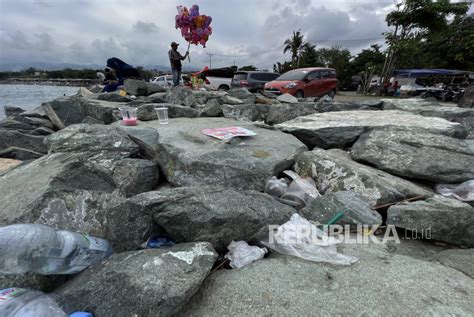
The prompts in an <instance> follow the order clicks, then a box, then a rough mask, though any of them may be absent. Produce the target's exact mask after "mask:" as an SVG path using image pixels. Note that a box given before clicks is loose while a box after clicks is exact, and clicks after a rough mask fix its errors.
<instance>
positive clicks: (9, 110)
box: [3, 106, 25, 117]
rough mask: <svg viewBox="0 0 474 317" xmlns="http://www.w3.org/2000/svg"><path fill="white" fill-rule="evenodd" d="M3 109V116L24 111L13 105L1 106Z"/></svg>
mask: <svg viewBox="0 0 474 317" xmlns="http://www.w3.org/2000/svg"><path fill="white" fill-rule="evenodd" d="M3 111H4V112H5V116H6V117H9V116H14V115H17V114H20V113H22V112H25V109H23V108H20V107H14V106H3Z"/></svg>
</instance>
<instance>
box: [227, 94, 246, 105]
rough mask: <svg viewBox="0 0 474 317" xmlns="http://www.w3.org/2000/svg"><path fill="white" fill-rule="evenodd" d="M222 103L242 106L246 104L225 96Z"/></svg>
mask: <svg viewBox="0 0 474 317" xmlns="http://www.w3.org/2000/svg"><path fill="white" fill-rule="evenodd" d="M222 103H223V104H226V105H241V104H243V103H244V102H243V101H242V100H240V99H239V98H235V97H231V96H224V97H222Z"/></svg>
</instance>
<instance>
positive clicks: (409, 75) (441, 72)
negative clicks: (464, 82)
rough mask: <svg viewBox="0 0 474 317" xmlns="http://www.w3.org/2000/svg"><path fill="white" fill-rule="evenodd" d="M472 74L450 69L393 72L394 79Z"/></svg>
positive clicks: (400, 70) (399, 70)
mask: <svg viewBox="0 0 474 317" xmlns="http://www.w3.org/2000/svg"><path fill="white" fill-rule="evenodd" d="M472 74H473V73H472V72H468V71H462V70H450V69H396V70H395V71H394V72H393V76H394V77H398V78H418V77H427V76H459V75H461V76H462V75H471V76H472Z"/></svg>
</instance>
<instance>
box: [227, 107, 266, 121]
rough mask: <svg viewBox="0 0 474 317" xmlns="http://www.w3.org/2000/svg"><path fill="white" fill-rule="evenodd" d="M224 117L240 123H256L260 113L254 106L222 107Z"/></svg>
mask: <svg viewBox="0 0 474 317" xmlns="http://www.w3.org/2000/svg"><path fill="white" fill-rule="evenodd" d="M221 109H222V113H223V114H224V117H226V118H230V119H236V120H239V121H241V120H242V121H256V120H257V119H258V117H259V112H258V110H257V107H256V106H255V105H254V104H240V105H222V106H221Z"/></svg>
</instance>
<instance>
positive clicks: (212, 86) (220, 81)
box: [204, 76, 232, 91]
mask: <svg viewBox="0 0 474 317" xmlns="http://www.w3.org/2000/svg"><path fill="white" fill-rule="evenodd" d="M231 83H232V78H226V77H215V76H206V77H205V78H204V86H205V87H206V88H207V89H209V90H223V91H227V90H229V89H230V85H231Z"/></svg>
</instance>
